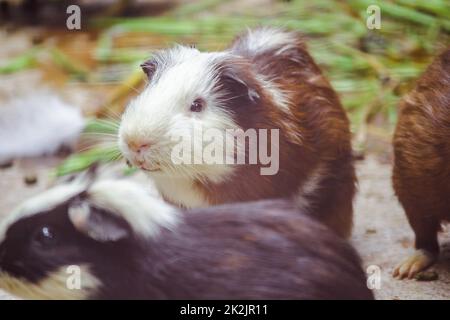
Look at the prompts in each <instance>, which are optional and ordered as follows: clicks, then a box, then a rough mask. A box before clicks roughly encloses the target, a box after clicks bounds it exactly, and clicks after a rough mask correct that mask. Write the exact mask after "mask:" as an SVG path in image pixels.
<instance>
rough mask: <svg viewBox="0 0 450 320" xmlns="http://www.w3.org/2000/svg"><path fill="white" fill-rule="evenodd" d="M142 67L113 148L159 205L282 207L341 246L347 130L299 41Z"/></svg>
mask: <svg viewBox="0 0 450 320" xmlns="http://www.w3.org/2000/svg"><path fill="white" fill-rule="evenodd" d="M142 67H143V70H144V72H145V73H146V74H147V76H148V82H149V83H148V86H147V87H146V88H145V89H144V91H143V92H142V93H141V94H140V95H139V96H137V97H136V98H135V99H134V100H133V101H131V102H130V104H129V106H128V107H127V109H126V111H125V112H124V114H123V117H122V120H121V124H120V129H119V146H120V149H121V151H122V154H123V155H124V157H125V158H127V159H128V161H129V162H130V163H131V164H133V165H135V166H137V167H139V168H141V169H142V170H145V171H146V172H148V174H149V175H150V176H151V177H152V179H153V180H154V182H155V184H156V186H157V188H158V189H159V191H160V192H161V193H162V195H163V196H164V198H165V199H166V200H167V201H169V202H171V203H174V204H176V205H178V206H181V207H186V208H193V207H206V206H210V205H216V204H223V203H231V202H240V201H251V200H259V199H268V198H280V197H291V198H294V199H295V201H296V203H297V205H298V206H299V207H300V208H301V210H303V211H304V212H309V213H310V214H312V215H315V216H317V217H318V218H319V219H320V220H321V221H323V222H325V223H326V224H327V225H328V226H330V227H331V228H332V229H333V230H335V231H336V232H337V233H338V234H339V235H341V236H343V237H347V236H349V234H350V232H351V227H352V214H353V205H352V200H353V196H354V193H355V173H354V167H353V163H352V151H351V142H350V140H351V134H350V129H349V121H348V119H347V116H346V114H345V112H344V110H343V108H342V106H341V104H340V102H339V98H338V96H337V94H336V93H335V91H334V90H333V89H332V87H331V86H330V84H329V82H328V81H327V80H326V79H325V77H324V76H323V75H322V73H321V71H320V69H319V68H318V66H317V65H316V64H315V62H314V60H313V59H312V57H311V56H310V55H309V53H308V51H307V49H306V45H305V42H304V40H303V38H302V37H301V36H300V35H299V34H297V33H295V32H288V31H284V30H282V29H277V28H259V29H254V30H249V31H248V32H247V33H245V34H244V35H242V36H240V37H237V38H236V39H235V41H234V42H233V43H232V45H231V47H230V48H228V49H226V50H225V51H221V52H200V51H198V50H197V49H195V48H191V47H183V46H177V47H175V48H172V49H169V50H163V51H161V52H159V53H156V54H155V55H154V57H153V58H152V59H150V60H148V61H147V62H145V63H144V64H143V65H142ZM205 135H208V137H205ZM188 138H189V139H192V141H191V140H189V139H188ZM185 140H187V147H186V148H182V149H183V150H182V151H180V152H178V151H179V149H180V148H179V147H180V144H181V143H180V141H183V142H185ZM229 141H230V142H231V147H230V144H228V142H229ZM233 142H235V144H233ZM192 145H193V147H192V149H191V146H192ZM196 146H197V147H196ZM197 150H200V151H199V152H196V151H197ZM211 150H212V152H211ZM174 151H177V152H174ZM253 151H254V152H253ZM181 154H182V155H183V156H180V155H181ZM185 156H187V157H185ZM217 156H218V157H217ZM181 158H182V159H181ZM180 159H181V160H183V161H180ZM186 159H187V161H186ZM239 159H241V160H242V161H239Z"/></svg>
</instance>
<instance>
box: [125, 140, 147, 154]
mask: <svg viewBox="0 0 450 320" xmlns="http://www.w3.org/2000/svg"><path fill="white" fill-rule="evenodd" d="M150 146H151V143H150V142H145V143H133V142H131V143H128V147H129V148H130V149H131V150H132V151H134V152H136V153H142V152H144V151H146V150H147V149H149V148H150Z"/></svg>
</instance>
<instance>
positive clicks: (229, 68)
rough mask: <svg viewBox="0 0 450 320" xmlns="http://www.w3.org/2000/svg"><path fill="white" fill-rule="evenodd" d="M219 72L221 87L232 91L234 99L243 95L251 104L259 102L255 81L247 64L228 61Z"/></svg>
mask: <svg viewBox="0 0 450 320" xmlns="http://www.w3.org/2000/svg"><path fill="white" fill-rule="evenodd" d="M220 70H221V74H220V82H221V87H223V88H225V89H227V90H228V91H232V93H233V95H234V96H235V97H240V96H242V95H244V96H246V97H247V98H248V99H249V100H250V101H251V102H253V103H256V102H257V101H258V100H259V98H260V97H259V94H258V90H257V83H256V79H255V78H254V76H253V74H252V71H251V69H250V66H249V65H248V63H245V62H240V61H239V62H234V61H230V62H228V63H226V64H223V65H222V66H221V67H220Z"/></svg>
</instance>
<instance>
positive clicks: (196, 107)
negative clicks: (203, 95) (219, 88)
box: [191, 98, 205, 112]
mask: <svg viewBox="0 0 450 320" xmlns="http://www.w3.org/2000/svg"><path fill="white" fill-rule="evenodd" d="M204 105H205V101H203V99H200V98H198V99H195V100H194V102H192V104H191V111H192V112H200V111H202V110H203V107H204Z"/></svg>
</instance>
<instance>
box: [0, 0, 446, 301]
mask: <svg viewBox="0 0 450 320" xmlns="http://www.w3.org/2000/svg"><path fill="white" fill-rule="evenodd" d="M73 4H76V5H78V6H79V8H80V9H81V10H80V13H81V16H80V22H81V24H80V29H79V30H78V29H74V30H69V29H68V27H67V20H68V18H69V17H70V16H71V15H72V14H73V11H70V12H69V13H67V8H68V7H69V6H70V5H73ZM370 5H378V6H379V8H380V10H381V28H380V29H373V30H370V29H369V28H368V27H367V25H366V21H367V19H368V17H369V16H370V14H369V13H368V12H367V8H368V7H369V6H370ZM72 22H73V21H72ZM258 25H271V26H274V25H275V26H282V27H286V28H289V29H294V30H298V31H301V32H302V33H303V34H305V36H306V37H307V39H308V45H309V49H310V52H311V54H312V56H313V57H314V58H315V60H316V62H317V63H318V64H319V65H320V67H321V68H322V70H323V72H324V73H325V75H326V76H327V77H328V78H329V79H330V80H331V83H332V85H333V87H334V88H335V89H336V91H337V92H338V93H339V95H340V97H341V100H342V103H343V105H344V107H345V109H346V110H347V112H348V115H349V118H350V119H351V123H352V132H353V137H354V148H355V154H356V156H357V158H358V159H359V160H360V161H359V162H358V165H357V166H358V177H359V189H360V192H359V194H358V198H357V199H356V221H355V235H354V236H353V238H352V241H353V242H354V244H355V246H356V247H357V249H358V251H360V254H361V255H362V256H363V259H364V263H365V264H366V265H370V264H373V263H376V264H377V265H380V266H381V267H382V269H383V272H385V279H384V282H383V283H384V287H383V288H382V289H383V290H380V291H379V292H377V293H376V295H377V297H378V298H386V299H403V298H443V299H448V298H450V296H449V291H448V284H449V283H450V276H449V274H448V268H441V269H440V267H439V266H440V265H439V264H438V266H437V271H438V272H439V273H440V280H439V281H436V282H432V283H427V284H425V285H424V284H417V283H416V282H406V281H405V282H400V281H396V282H393V281H392V280H391V279H390V276H389V272H390V271H391V269H392V267H393V266H394V265H395V264H396V263H397V262H399V261H400V260H401V259H402V258H403V257H404V256H405V255H406V253H407V252H408V250H411V249H412V246H413V236H412V232H411V231H410V229H409V226H408V224H407V222H406V219H405V217H404V214H403V212H402V210H401V208H400V207H399V206H398V204H397V201H396V199H395V197H394V195H393V192H392V188H391V186H390V172H391V162H392V152H391V144H390V142H391V136H392V133H393V129H394V128H395V123H396V117H397V106H398V102H399V99H400V98H401V97H402V95H404V94H405V93H406V92H408V91H409V90H410V89H411V88H412V86H413V85H414V81H415V79H416V78H417V77H418V76H419V75H420V74H421V73H422V72H423V70H424V69H425V68H426V66H427V65H428V64H429V63H430V62H431V60H432V58H433V57H434V56H435V55H437V54H438V53H439V52H440V51H442V50H443V49H444V48H445V47H446V46H448V45H449V44H450V1H448V0H385V1H374V0H348V1H339V0H316V1H303V0H291V1H282V0H238V1H234V0H230V1H220V0H201V1H191V0H170V1H163V0H115V1H114V0H92V1H88V0H84V1H82V0H80V1H76V0H71V1H64V0H53V1H52V0H48V1H44V0H0V166H1V168H0V216H1V215H3V214H7V212H8V211H9V210H11V208H13V207H14V206H15V205H16V204H17V203H18V202H19V201H21V200H23V199H25V198H27V197H29V196H30V195H32V194H34V193H36V192H39V191H40V190H43V189H45V188H46V187H47V186H48V184H49V183H51V182H52V181H53V180H54V179H55V177H57V176H61V175H65V174H68V173H71V172H75V171H77V170H81V169H83V168H85V167H87V166H89V165H90V164H91V163H92V162H94V161H97V160H102V161H111V160H115V159H118V158H120V155H119V154H118V152H117V148H116V146H115V134H116V130H117V122H118V121H119V119H120V114H121V112H122V111H123V109H124V107H125V106H126V103H127V101H128V100H129V99H130V98H131V97H133V96H135V95H137V94H138V93H139V92H140V91H141V90H142V88H143V86H144V85H145V80H144V74H143V72H142V71H141V70H140V68H139V64H140V63H142V62H143V61H144V60H146V59H148V58H149V57H150V56H151V54H152V52H153V51H154V50H156V49H160V48H166V47H168V46H171V45H173V44H174V43H182V44H195V45H196V47H197V48H199V49H200V50H221V49H223V48H225V47H226V46H227V45H228V44H229V42H230V41H231V39H232V38H233V37H234V36H235V35H236V34H237V33H239V32H242V31H243V30H244V29H245V28H247V27H252V26H258ZM122 162H123V160H122ZM123 166H124V168H125V165H124V164H123ZM386 248H390V250H389V252H388V253H386ZM447 249H448V247H446V246H444V251H445V250H447ZM443 259H444V260H445V261H444V264H446V263H447V264H448V261H447V260H448V258H446V256H445V254H444V256H443ZM424 288H425V290H424Z"/></svg>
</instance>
